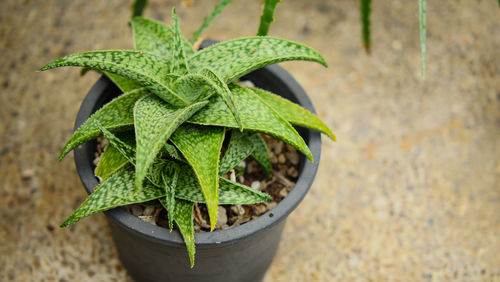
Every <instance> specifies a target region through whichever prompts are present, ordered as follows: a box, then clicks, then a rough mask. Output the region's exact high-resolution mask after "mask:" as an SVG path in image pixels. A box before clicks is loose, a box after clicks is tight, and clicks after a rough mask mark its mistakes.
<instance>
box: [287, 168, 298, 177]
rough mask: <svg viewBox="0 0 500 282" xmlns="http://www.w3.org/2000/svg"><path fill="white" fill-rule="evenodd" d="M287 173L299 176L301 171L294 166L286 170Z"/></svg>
mask: <svg viewBox="0 0 500 282" xmlns="http://www.w3.org/2000/svg"><path fill="white" fill-rule="evenodd" d="M286 174H288V176H290V177H293V178H296V177H297V176H299V172H298V171H297V169H296V168H294V167H293V166H291V167H289V168H288V170H287V171H286Z"/></svg>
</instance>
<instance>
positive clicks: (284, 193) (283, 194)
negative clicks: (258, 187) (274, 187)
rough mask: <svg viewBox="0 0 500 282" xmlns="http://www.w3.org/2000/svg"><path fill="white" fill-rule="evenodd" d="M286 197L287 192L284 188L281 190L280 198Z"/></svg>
mask: <svg viewBox="0 0 500 282" xmlns="http://www.w3.org/2000/svg"><path fill="white" fill-rule="evenodd" d="M287 195H288V191H287V190H286V189H285V188H283V189H281V191H280V196H281V197H283V198H285V197H286V196H287Z"/></svg>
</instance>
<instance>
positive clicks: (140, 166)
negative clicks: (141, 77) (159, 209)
mask: <svg viewBox="0 0 500 282" xmlns="http://www.w3.org/2000/svg"><path fill="white" fill-rule="evenodd" d="M206 104H207V102H206V101H204V102H198V103H195V104H192V105H190V106H187V107H184V108H174V107H172V106H171V105H169V104H167V103H165V102H164V101H162V100H161V99H159V98H157V97H155V96H152V95H151V96H146V97H143V98H142V99H140V100H138V101H137V103H136V104H135V108H134V121H135V136H136V142H137V146H136V150H137V152H136V158H137V163H136V167H135V168H136V178H135V179H136V183H135V185H136V187H140V186H141V184H142V181H143V180H144V178H145V177H146V174H147V172H148V169H149V167H150V166H151V164H152V163H153V161H154V159H155V157H156V156H157V155H158V153H159V152H160V150H161V149H162V148H163V147H164V145H165V143H166V142H167V140H168V138H169V137H170V135H171V134H172V133H173V132H174V131H175V130H176V129H177V128H178V127H179V126H180V125H181V124H182V123H183V122H184V121H185V120H186V119H188V118H189V117H191V116H192V115H193V114H194V113H195V112H196V111H198V110H199V109H201V108H202V107H203V106H205V105H206Z"/></svg>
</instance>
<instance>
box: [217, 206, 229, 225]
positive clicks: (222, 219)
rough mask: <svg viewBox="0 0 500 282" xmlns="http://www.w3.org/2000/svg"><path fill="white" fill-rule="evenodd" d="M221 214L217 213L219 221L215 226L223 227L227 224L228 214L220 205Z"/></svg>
mask: <svg viewBox="0 0 500 282" xmlns="http://www.w3.org/2000/svg"><path fill="white" fill-rule="evenodd" d="M218 210H219V214H218V215H217V223H215V228H222V227H223V226H224V225H226V224H227V214H226V209H225V208H224V207H221V206H219V208H218Z"/></svg>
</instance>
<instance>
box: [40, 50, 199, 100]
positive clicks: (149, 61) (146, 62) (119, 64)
mask: <svg viewBox="0 0 500 282" xmlns="http://www.w3.org/2000/svg"><path fill="white" fill-rule="evenodd" d="M63 66H80V67H88V68H92V69H95V70H98V71H106V72H109V73H115V74H118V75H120V76H123V77H126V78H130V79H132V80H135V81H137V82H138V83H140V84H141V85H143V86H144V87H146V88H148V89H149V90H150V91H151V92H153V93H154V94H156V95H158V97H160V98H162V99H163V100H165V101H166V102H168V103H170V104H172V105H175V106H186V105H188V104H189V101H187V100H186V99H185V98H184V97H181V96H179V95H177V94H176V93H174V92H173V91H172V90H171V89H170V88H169V87H168V84H169V83H170V81H169V79H168V78H169V77H170V76H169V73H170V68H171V62H170V61H169V60H167V59H165V58H163V57H160V56H158V55H155V54H151V53H148V52H144V51H130V50H110V51H90V52H82V53H76V54H72V55H68V56H66V57H63V58H60V59H57V60H55V61H53V62H52V63H50V64H48V65H46V66H45V67H43V68H41V69H40V70H41V71H43V70H47V69H52V68H57V67H63Z"/></svg>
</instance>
